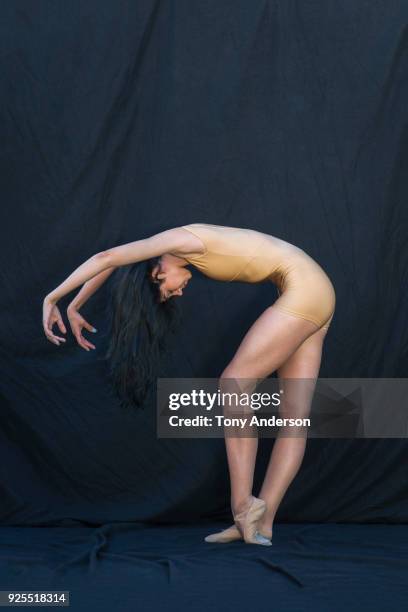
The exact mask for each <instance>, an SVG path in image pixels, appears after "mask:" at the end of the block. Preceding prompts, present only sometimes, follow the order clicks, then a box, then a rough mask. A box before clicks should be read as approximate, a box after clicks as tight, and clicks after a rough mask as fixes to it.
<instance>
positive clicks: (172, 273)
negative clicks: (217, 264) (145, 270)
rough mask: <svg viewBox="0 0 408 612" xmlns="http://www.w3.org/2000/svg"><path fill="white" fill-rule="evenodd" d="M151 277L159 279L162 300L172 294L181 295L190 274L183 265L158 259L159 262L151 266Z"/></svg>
mask: <svg viewBox="0 0 408 612" xmlns="http://www.w3.org/2000/svg"><path fill="white" fill-rule="evenodd" d="M152 277H153V278H154V279H156V280H159V281H160V295H161V301H162V302H164V301H166V300H168V299H169V298H171V297H173V296H182V295H183V289H184V287H185V286H186V285H187V284H188V281H189V280H190V278H191V277H192V274H191V272H190V270H187V269H186V268H185V267H183V266H177V265H174V264H173V263H171V262H169V261H166V260H164V261H163V260H160V263H159V264H158V265H157V266H155V267H154V268H153V271H152Z"/></svg>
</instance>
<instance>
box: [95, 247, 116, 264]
mask: <svg viewBox="0 0 408 612" xmlns="http://www.w3.org/2000/svg"><path fill="white" fill-rule="evenodd" d="M93 258H94V259H96V260H97V261H99V262H103V263H104V267H106V268H110V267H111V266H113V265H114V264H113V263H112V261H113V254H112V252H111V251H109V250H107V251H100V252H99V253H95V255H94V256H93Z"/></svg>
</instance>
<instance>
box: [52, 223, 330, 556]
mask: <svg viewBox="0 0 408 612" xmlns="http://www.w3.org/2000/svg"><path fill="white" fill-rule="evenodd" d="M130 264H132V265H130ZM189 264H191V265H192V266H194V268H196V269H197V270H199V271H200V272H201V273H202V274H204V275H205V276H207V277H208V278H212V279H215V280H219V281H226V282H231V281H240V282H248V283H258V282H263V281H270V282H272V283H273V284H274V285H275V286H276V287H277V290H278V299H277V300H275V301H274V302H273V303H272V304H271V305H270V306H268V307H267V308H266V309H265V310H264V311H263V312H262V313H261V315H260V316H259V317H258V318H257V319H256V320H255V322H254V323H253V324H252V326H251V327H250V328H249V330H248V331H247V332H246V334H245V335H244V337H243V339H242V341H241V343H240V345H239V347H238V349H237V351H236V352H235V354H234V356H233V357H232V359H231V361H230V362H229V363H228V364H227V366H226V367H225V369H224V371H223V372H222V374H221V376H220V383H221V385H222V384H227V383H228V381H231V380H233V381H242V380H245V381H253V383H251V382H250V384H249V386H247V387H246V388H245V391H246V392H247V391H248V390H251V389H252V388H254V386H255V385H256V381H259V380H262V379H264V378H266V377H268V376H269V375H271V374H272V373H273V372H275V371H276V372H277V375H278V378H279V380H280V381H284V380H286V379H302V380H307V381H312V382H313V381H316V379H317V377H318V373H319V369H320V364H321V356H322V348H323V343H324V339H325V336H326V333H327V331H328V329H329V326H330V323H331V321H332V318H333V314H334V310H335V303H336V296H335V291H334V287H333V285H332V283H331V281H330V279H329V277H328V276H327V274H326V273H325V272H324V270H323V269H322V268H321V267H320V265H319V264H318V263H317V262H316V261H315V260H314V259H312V258H311V257H310V256H309V255H308V254H307V253H306V252H305V251H304V250H302V249H300V248H298V247H297V246H295V245H293V244H291V243H289V242H286V241H284V240H282V239H280V238H277V237H275V236H272V235H270V234H266V233H263V232H259V231H256V230H252V229H247V228H238V227H229V226H221V225H213V224H209V223H191V224H188V225H183V226H180V227H176V228H173V229H169V230H165V231H163V232H160V233H158V234H155V235H153V236H151V237H148V238H144V239H141V240H136V241H134V242H130V243H127V244H123V245H120V246H117V247H113V248H110V249H108V250H106V251H103V252H99V253H96V254H95V255H93V256H92V257H90V258H89V259H88V260H87V261H85V262H84V263H83V264H81V265H80V266H79V267H78V268H77V269H76V270H74V272H72V274H71V275H70V276H68V277H67V278H66V280H65V281H63V282H62V283H61V284H60V285H59V286H58V287H56V288H55V289H54V290H53V291H51V292H50V293H49V294H48V295H47V296H46V297H45V299H44V302H43V328H44V332H45V335H46V337H47V338H48V340H49V341H50V342H52V343H54V344H56V345H57V346H60V344H61V343H64V342H65V338H64V337H63V336H61V335H57V333H54V331H53V326H54V324H57V326H58V328H59V330H60V331H61V332H62V333H63V334H66V328H65V325H64V322H63V320H62V316H61V313H60V311H59V309H58V306H57V302H58V300H60V299H61V298H62V297H63V296H64V295H66V294H67V293H69V292H71V291H72V290H74V289H76V288H77V287H79V286H80V285H82V284H83V287H82V288H81V290H80V291H79V293H78V294H77V295H76V296H75V297H74V299H73V300H72V302H71V303H70V304H69V306H68V309H67V316H68V319H69V322H70V325H71V329H72V332H73V334H74V336H75V338H76V340H77V342H78V344H79V345H80V346H81V347H82V348H84V349H85V350H87V351H89V350H93V349H95V346H94V345H93V344H92V343H91V342H90V341H89V340H87V339H86V338H85V337H84V336H83V335H82V330H83V329H87V330H89V331H91V332H94V333H95V332H96V330H95V328H93V326H92V325H90V324H89V323H88V322H87V321H86V320H85V319H84V318H83V317H82V315H81V314H80V313H79V308H80V307H81V306H82V305H83V304H84V303H85V301H86V300H87V299H88V298H89V297H90V296H91V295H92V294H93V293H94V292H95V291H96V290H97V289H98V287H100V286H101V285H102V283H103V282H104V281H105V280H106V279H107V278H108V277H109V276H110V274H111V273H112V272H113V271H115V270H117V269H118V268H121V270H117V273H118V272H120V275H119V276H118V280H117V283H116V286H115V289H114V291H113V292H112V302H111V307H110V313H111V333H110V339H109V342H110V344H109V348H108V352H107V357H108V358H109V363H110V373H111V376H112V380H113V382H114V384H115V387H116V389H117V391H118V393H119V394H120V396H121V397H122V398H123V399H124V401H125V402H127V403H128V404H131V405H134V406H140V405H141V404H142V403H143V399H144V398H145V397H146V393H147V390H148V388H149V385H151V384H152V383H154V381H155V373H156V370H155V368H156V364H157V361H158V357H159V355H160V350H161V348H162V347H163V346H164V345H165V343H164V338H165V336H166V334H167V333H168V332H169V331H170V330H174V321H175V320H176V316H175V315H176V309H175V308H174V307H173V306H172V303H174V301H173V300H171V299H170V298H173V297H176V296H178V297H179V296H182V295H183V291H184V289H185V287H186V286H187V285H188V283H189V281H190V279H191V277H192V274H191V271H190V270H188V269H187V266H188V265H189ZM126 266H127V268H125V267H126ZM240 388H241V389H242V390H244V389H243V388H242V387H240ZM296 393H297V392H296V390H295V391H293V397H292V399H291V401H289V402H288V403H287V404H286V405H285V406H284V409H285V417H291V416H296V417H298V416H299V415H302V416H305V415H307V414H308V412H309V410H310V405H311V399H312V395H313V384H312V385H310V384H309V386H308V387H307V390H306V393H305V392H304V391H303V392H302V394H301V396H302V397H301V398H299V396H296ZM225 445H226V453H227V460H228V468H229V474H230V484H231V510H232V515H233V518H234V524H233V525H232V526H231V527H228V528H227V529H224V530H223V531H221V532H218V533H215V534H211V535H209V536H207V537H206V538H205V540H206V541H207V542H214V543H226V542H231V541H233V540H238V539H243V540H244V541H245V542H246V543H248V544H260V545H265V546H270V545H271V543H272V531H273V522H274V518H275V515H276V512H277V509H278V507H279V504H280V502H281V500H282V498H283V496H284V495H285V493H286V491H287V489H288V487H289V485H290V483H291V482H292V480H293V478H294V477H295V475H296V473H297V472H298V470H299V468H300V465H301V463H302V460H303V456H304V452H305V446H306V436H305V435H298V436H285V435H280V433H279V434H278V436H277V437H276V440H275V442H274V445H273V449H272V453H271V457H270V460H269V463H268V467H267V470H266V474H265V478H264V481H263V484H262V487H261V490H260V492H259V494H258V496H257V497H256V496H254V495H253V492H252V489H253V476H254V467H255V461H256V454H257V448H258V438H257V436H251V437H240V436H225Z"/></svg>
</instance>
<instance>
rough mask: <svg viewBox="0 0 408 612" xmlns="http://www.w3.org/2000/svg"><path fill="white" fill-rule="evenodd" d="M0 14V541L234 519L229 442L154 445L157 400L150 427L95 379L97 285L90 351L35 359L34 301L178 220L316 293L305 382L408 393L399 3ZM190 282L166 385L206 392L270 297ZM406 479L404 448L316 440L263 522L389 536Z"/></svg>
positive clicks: (50, 350) (59, 350)
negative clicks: (363, 380)
mask: <svg viewBox="0 0 408 612" xmlns="http://www.w3.org/2000/svg"><path fill="white" fill-rule="evenodd" d="M0 10H1V56H0V62H1V66H0V72H1V142H2V146H1V191H2V202H3V204H2V223H1V228H2V231H1V241H0V242H1V254H2V265H1V269H0V270H1V284H2V291H1V317H2V320H1V371H2V375H1V389H0V391H1V415H2V418H1V428H0V434H1V443H0V453H1V460H0V469H1V481H0V487H1V503H0V521H1V523H2V525H4V526H11V525H20V526H39V525H41V526H52V525H60V526H64V525H65V526H69V525H75V524H83V523H85V524H91V525H99V524H103V523H105V522H115V521H134V520H135V521H151V522H175V521H192V522H195V523H196V522H197V520H198V519H205V520H212V519H216V520H220V519H227V518H228V517H229V484H228V473H227V464H226V458H225V450H224V443H223V441H222V440H163V439H157V438H156V417H155V395H154V390H152V394H151V396H150V397H149V399H148V401H147V402H146V407H145V409H144V410H143V411H139V412H134V413H128V412H124V411H122V410H120V408H119V405H118V402H117V400H116V399H115V397H114V395H113V393H112V390H111V389H110V387H109V384H108V382H107V370H106V364H105V362H104V360H103V352H104V348H105V346H106V317H105V305H106V298H107V295H108V291H109V283H110V281H109V282H108V283H107V284H106V285H105V286H104V287H102V288H101V289H100V290H99V291H98V292H97V294H95V295H94V296H93V297H92V298H91V299H90V301H89V302H88V303H87V304H86V305H85V306H84V307H83V309H82V312H83V314H84V316H85V317H86V318H87V319H88V320H89V321H90V322H91V323H92V324H94V325H95V327H96V328H97V329H98V333H97V334H96V335H95V336H92V341H94V342H95V343H96V345H97V350H96V351H93V352H89V353H88V352H86V351H84V350H83V349H81V348H80V347H78V346H77V344H76V342H75V340H74V338H73V337H72V335H71V336H70V337H69V338H68V340H67V343H66V345H65V346H63V347H56V346H54V345H53V344H51V343H49V342H48V341H47V340H46V338H45V336H44V334H43V331H42V325H41V305H42V300H43V298H44V296H45V295H46V293H48V292H49V291H50V290H51V289H53V288H54V287H55V286H56V285H57V284H59V283H60V282H61V281H62V280H63V279H64V278H65V277H66V276H67V275H68V274H70V273H71V272H72V271H73V269H74V268H76V267H77V266H78V265H80V264H81V263H82V262H83V261H84V260H85V259H87V258H88V257H89V256H91V255H92V254H94V253H96V252H97V251H99V250H102V249H105V248H109V247H111V246H115V245H118V244H121V243H125V242H128V241H131V240H136V239H139V238H142V237H146V236H148V235H151V234H153V233H156V232H158V231H161V230H163V229H166V228H169V227H174V226H177V225H181V224H186V223H193V222H208V223H216V224H222V225H233V226H242V227H250V228H254V229H259V230H261V231H265V232H269V233H271V234H273V235H275V236H278V237H281V238H283V239H285V240H288V241H290V242H292V243H294V244H296V245H298V246H300V247H301V248H303V249H305V250H306V251H307V252H308V253H310V254H311V255H312V256H313V257H314V258H315V259H316V260H317V261H319V262H320V263H321V264H322V265H323V267H324V268H325V269H326V270H327V272H328V274H329V275H330V277H331V278H332V280H333V283H334V285H335V288H336V293H337V309H336V314H335V317H334V319H333V323H332V327H331V330H330V332H329V335H328V337H327V340H326V344H325V349H324V356H323V363H322V368H321V372H320V375H321V376H325V377H404V376H406V373H407V365H408V353H407V346H408V326H407V306H408V292H407V288H408V283H407V269H408V268H407V257H408V250H407V246H406V232H407V229H408V223H407V221H408V218H407V217H408V212H407V194H408V185H407V176H408V175H407V157H408V131H407V114H408V105H407V89H408V81H407V78H406V76H407V70H408V46H407V40H408V38H407V36H408V34H407V18H408V6H407V4H406V3H405V2H403V0H394V1H393V2H386V1H385V0H384V1H379V0H372V1H371V2H369V3H367V2H361V1H360V2H359V1H358V2H356V1H355V0H343V1H342V2H338V1H336V0H324V1H323V0H308V1H307V2H297V1H294V0H270V1H265V0H262V1H256V2H248V1H247V0H233V1H230V0H223V1H222V2H218V1H216V0H214V1H210V0H205V1H203V0H201V1H200V2H191V0H177V1H171V0H168V1H164V2H153V1H150V0H149V1H147V0H143V1H142V0H138V1H135V2H130V1H125V0H121V1H119V0H118V1H115V2H113V1H111V2H109V1H107V0H103V1H102V0H98V1H95V0H87V1H86V2H78V1H76V0H75V1H74V0H73V1H71V2H67V3H65V2H62V1H61V2H55V1H45V0H41V1H39V2H36V3H35V5H33V3H31V2H29V1H21V0H18V1H16V0H14V1H13V2H10V1H4V2H2V3H1V9H0ZM193 273H194V279H193V282H192V283H190V285H189V288H188V291H187V292H186V293H185V296H183V299H182V301H181V302H182V304H181V306H182V309H183V324H182V327H181V328H180V330H179V332H178V334H177V336H176V337H175V338H174V339H173V340H172V347H171V359H170V360H168V362H167V363H166V364H164V366H163V374H164V375H166V376H180V377H195V376H197V377H198V376H200V377H202V376H214V377H215V376H218V375H219V374H220V372H221V371H222V369H223V368H224V367H225V365H226V364H227V363H228V361H229V359H231V357H232V356H233V354H234V350H235V349H236V348H237V346H238V343H239V342H240V340H241V338H242V336H243V334H244V333H245V331H246V330H247V329H248V327H249V326H250V325H251V323H252V322H253V321H254V320H255V318H256V316H258V315H259V314H260V313H261V312H262V310H263V309H264V308H265V307H266V306H267V305H269V304H270V303H271V302H272V301H273V300H275V299H276V293H275V290H274V289H273V288H272V287H271V286H270V285H268V284H259V285H245V284H241V283H219V282H216V281H211V280H209V279H207V278H205V277H203V276H201V275H200V274H199V273H198V272H197V271H193ZM72 297H73V294H70V295H69V296H67V297H66V299H64V300H62V301H61V302H60V306H61V307H62V309H63V312H65V307H66V306H67V304H68V303H69V301H70V299H72ZM65 321H66V323H67V320H66V318H65ZM271 444H272V441H271V440H264V441H262V444H261V452H260V456H259V462H258V466H257V474H256V480H257V485H258V484H259V483H260V478H261V477H262V475H263V471H264V469H265V466H266V461H267V459H268V456H269V452H270V449H271ZM406 463H407V444H406V441H404V440H396V439H394V440H310V441H309V442H308V446H307V451H306V456H305V460H304V463H303V465H302V468H301V470H300V472H299V473H298V475H297V476H296V479H295V481H294V482H293V483H292V485H291V487H290V489H289V491H288V493H287V495H286V497H285V499H284V501H283V503H282V505H281V507H280V509H279V513H278V516H277V521H278V522H296V521H302V522H309V521H311V522H324V521H338V522H342V521H344V522H387V523H399V522H401V523H402V522H406V520H407V517H408V499H407V470H406Z"/></svg>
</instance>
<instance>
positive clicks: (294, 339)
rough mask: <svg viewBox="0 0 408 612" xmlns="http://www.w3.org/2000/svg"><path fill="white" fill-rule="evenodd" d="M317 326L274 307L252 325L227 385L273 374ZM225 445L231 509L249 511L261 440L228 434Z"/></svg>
mask: <svg viewBox="0 0 408 612" xmlns="http://www.w3.org/2000/svg"><path fill="white" fill-rule="evenodd" d="M317 329H318V326H317V325H315V324H314V323H312V322H311V321H307V320H305V319H301V318H300V317H295V316H292V315H290V314H287V313H284V312H282V311H281V310H279V309H278V308H275V307H274V306H270V307H269V308H267V309H266V310H265V311H264V312H263V313H262V314H261V316H260V317H259V318H258V319H257V320H256V321H255V323H254V324H253V325H252V326H251V327H250V329H249V330H248V332H247V333H246V335H245V336H244V338H243V340H242V342H241V344H240V345H239V347H238V350H237V352H236V353H235V355H234V357H233V359H232V360H231V362H230V363H229V364H228V366H227V367H226V368H225V370H224V372H223V373H222V375H221V383H222V385H223V388H225V383H226V382H227V381H226V380H224V379H235V380H237V381H238V383H239V382H240V380H244V381H250V380H251V379H252V380H253V381H257V380H258V379H261V380H262V379H264V378H265V377H267V376H269V375H270V374H272V373H273V372H274V371H275V370H277V369H278V368H280V367H281V366H282V365H283V364H284V363H286V362H287V360H288V359H289V357H290V356H291V355H293V354H294V353H295V351H296V350H297V349H298V348H299V347H300V346H301V345H302V343H303V342H304V341H305V340H306V339H307V338H309V337H310V336H312V335H313V334H315V333H316V331H317ZM227 384H228V383H227ZM244 390H245V391H247V388H245V389H244ZM225 444H226V450H227V458H228V467H229V472H230V481H231V509H232V512H233V514H234V515H236V514H237V513H241V512H244V511H245V510H247V508H248V507H249V505H250V504H251V501H252V500H253V497H252V486H253V475H254V467H255V460H256V452H257V446H258V439H257V438H256V437H249V438H244V437H232V436H226V438H225ZM264 492H265V491H264Z"/></svg>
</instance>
